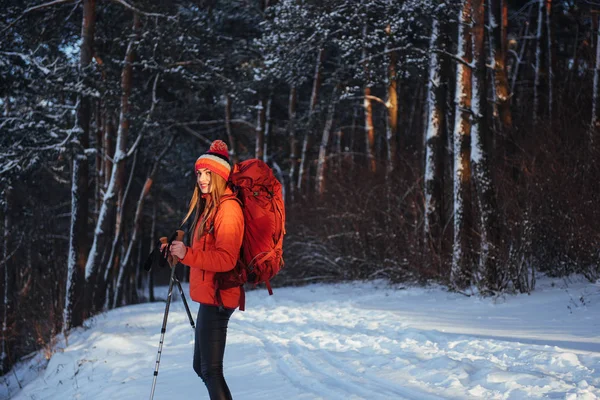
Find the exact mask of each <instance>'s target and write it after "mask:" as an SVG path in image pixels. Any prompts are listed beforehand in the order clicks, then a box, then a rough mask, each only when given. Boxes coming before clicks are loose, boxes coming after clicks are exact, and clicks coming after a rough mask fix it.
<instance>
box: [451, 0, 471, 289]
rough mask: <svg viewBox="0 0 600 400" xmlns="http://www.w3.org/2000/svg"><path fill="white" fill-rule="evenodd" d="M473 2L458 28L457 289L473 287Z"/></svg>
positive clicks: (466, 2)
mask: <svg viewBox="0 0 600 400" xmlns="http://www.w3.org/2000/svg"><path fill="white" fill-rule="evenodd" d="M470 25H471V0H463V1H462V10H461V15H460V22H459V28H458V54H457V57H458V59H460V60H462V61H464V63H466V64H467V65H465V64H464V63H463V62H458V63H457V67H456V99H455V103H456V112H455V124H454V240H453V250H452V270H451V275H450V280H451V282H452V285H453V286H454V287H456V288H459V289H460V288H464V287H466V286H468V285H469V284H470V283H471V275H472V260H471V254H470V240H469V233H470V230H471V196H470V193H471V96H472V82H471V79H472V70H471V67H470V66H471V63H472V58H473V57H472V42H471V32H470V29H469V26H470Z"/></svg>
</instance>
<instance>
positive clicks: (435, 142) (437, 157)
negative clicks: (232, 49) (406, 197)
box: [423, 15, 446, 255]
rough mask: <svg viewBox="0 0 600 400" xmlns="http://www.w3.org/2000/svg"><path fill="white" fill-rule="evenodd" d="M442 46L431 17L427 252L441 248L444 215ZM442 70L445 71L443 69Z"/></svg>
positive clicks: (428, 89)
mask: <svg viewBox="0 0 600 400" xmlns="http://www.w3.org/2000/svg"><path fill="white" fill-rule="evenodd" d="M441 48H442V36H441V32H440V21H439V19H438V18H437V16H435V15H434V16H433V21H432V28H431V37H430V40H429V73H428V82H427V104H426V107H427V122H426V125H425V126H426V131H425V182H424V184H425V188H424V192H425V214H424V224H423V234H424V238H423V239H424V240H423V243H424V245H425V248H426V249H428V250H430V254H434V255H439V253H440V251H441V244H440V241H441V228H442V215H443V204H442V202H443V179H444V173H443V166H444V150H443V145H444V143H443V135H444V131H445V125H446V119H445V114H446V86H445V85H444V83H443V82H442V73H443V68H442V63H443V62H444V60H443V59H441V58H440V57H439V51H438V50H439V49H441ZM444 72H445V71H444Z"/></svg>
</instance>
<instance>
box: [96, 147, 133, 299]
mask: <svg viewBox="0 0 600 400" xmlns="http://www.w3.org/2000/svg"><path fill="white" fill-rule="evenodd" d="M137 156H138V149H136V150H135V153H134V156H133V162H132V165H131V169H130V171H129V180H128V182H127V188H126V189H125V192H124V194H122V195H121V194H120V195H119V197H120V199H119V201H118V202H117V212H116V219H115V232H114V235H113V241H112V246H111V250H110V255H109V256H108V259H107V264H106V266H105V268H104V279H103V280H102V283H103V284H104V285H106V290H105V293H106V294H105V297H104V301H102V303H104V304H105V306H104V308H106V309H108V308H109V307H110V306H111V304H112V307H110V308H114V307H115V306H114V303H113V302H111V292H112V293H114V292H116V288H114V287H113V279H114V278H113V277H114V276H116V275H117V274H118V275H120V274H121V271H120V266H121V265H122V262H121V259H122V256H123V254H122V253H123V252H121V254H119V252H118V249H117V248H118V246H121V247H123V245H122V242H123V239H122V238H123V237H125V232H123V229H122V228H123V225H122V221H123V219H124V217H125V215H124V213H125V203H126V201H127V198H128V197H129V191H130V189H131V182H132V181H133V177H134V175H135V168H136V166H137ZM119 175H120V174H119ZM121 179H122V177H121V178H120V179H119V181H120V180H121ZM118 185H119V187H121V189H122V188H123V184H122V182H119V183H118ZM121 191H122V190H121ZM115 272H117V273H115ZM101 289H102V290H103V288H100V287H99V290H101ZM100 300H101V299H99V300H98V301H99V302H100Z"/></svg>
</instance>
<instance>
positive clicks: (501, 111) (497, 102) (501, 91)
mask: <svg viewBox="0 0 600 400" xmlns="http://www.w3.org/2000/svg"><path fill="white" fill-rule="evenodd" d="M488 11H489V24H488V27H489V28H488V29H489V31H490V32H489V38H490V46H489V48H490V60H491V62H492V69H493V77H494V79H493V80H492V93H493V100H494V103H493V105H494V119H495V118H499V119H500V123H501V131H502V132H504V133H505V132H508V131H510V130H512V112H511V109H510V91H509V87H508V75H507V72H506V38H505V34H506V30H505V25H506V23H507V22H506V18H507V14H506V0H492V1H491V2H490V3H489V4H488Z"/></svg>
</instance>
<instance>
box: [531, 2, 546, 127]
mask: <svg viewBox="0 0 600 400" xmlns="http://www.w3.org/2000/svg"><path fill="white" fill-rule="evenodd" d="M544 2H545V0H538V4H537V8H538V18H537V31H536V43H535V71H534V73H535V77H534V81H533V121H534V123H537V122H538V119H539V116H540V109H539V108H540V80H541V73H542V71H541V70H542V32H543V26H544V9H545V8H544V6H545V4H544Z"/></svg>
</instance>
